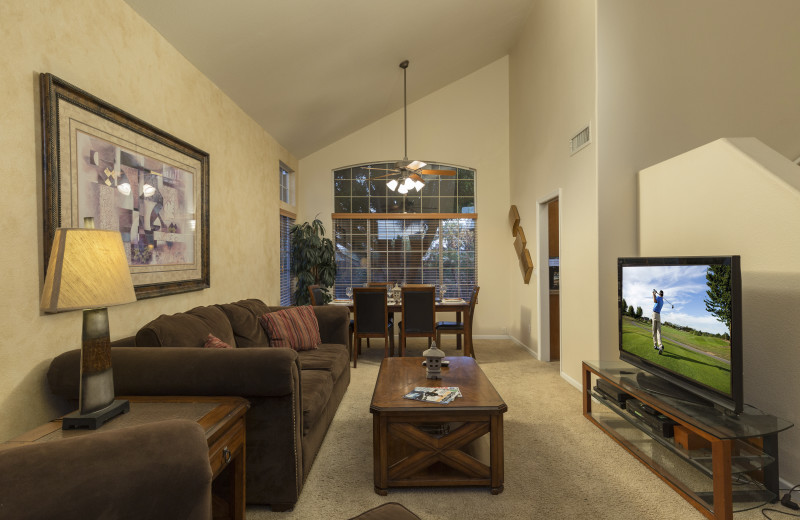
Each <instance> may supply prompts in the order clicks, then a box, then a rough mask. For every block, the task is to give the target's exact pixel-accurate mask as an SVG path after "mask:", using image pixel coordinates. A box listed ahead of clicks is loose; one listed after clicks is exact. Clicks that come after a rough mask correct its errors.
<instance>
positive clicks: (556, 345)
mask: <svg viewBox="0 0 800 520" xmlns="http://www.w3.org/2000/svg"><path fill="white" fill-rule="evenodd" d="M558 227H559V226H558V199H554V200H552V201H550V202H548V203H547V249H548V253H547V256H548V264H549V265H548V268H549V270H550V272H549V282H550V299H549V300H550V361H558V360H560V359H561V328H560V323H561V319H560V318H561V302H560V298H559V287H560V285H561V284H560V273H559V269H560V259H559V252H558V250H559V236H558Z"/></svg>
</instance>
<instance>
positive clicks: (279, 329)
mask: <svg viewBox="0 0 800 520" xmlns="http://www.w3.org/2000/svg"><path fill="white" fill-rule="evenodd" d="M258 321H259V322H260V323H261V326H262V327H264V330H265V331H267V336H268V337H269V346H270V347H277V348H291V349H294V350H298V351H300V350H312V349H315V348H317V347H318V346H319V344H320V343H322V340H321V339H320V336H319V323H318V322H317V315H316V314H314V310H313V309H312V308H311V306H310V305H303V306H301V307H289V308H288V309H283V310H280V311H276V312H268V313H266V314H263V315H262V316H261V317H260V318H258Z"/></svg>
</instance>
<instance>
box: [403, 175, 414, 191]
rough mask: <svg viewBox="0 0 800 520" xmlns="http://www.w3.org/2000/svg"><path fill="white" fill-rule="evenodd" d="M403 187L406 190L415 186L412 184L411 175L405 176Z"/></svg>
mask: <svg viewBox="0 0 800 520" xmlns="http://www.w3.org/2000/svg"><path fill="white" fill-rule="evenodd" d="M403 187H404V188H405V189H406V191H411V190H413V189H414V188H415V187H416V186H415V185H414V179H412V178H411V177H406V178H405V180H404V181H403Z"/></svg>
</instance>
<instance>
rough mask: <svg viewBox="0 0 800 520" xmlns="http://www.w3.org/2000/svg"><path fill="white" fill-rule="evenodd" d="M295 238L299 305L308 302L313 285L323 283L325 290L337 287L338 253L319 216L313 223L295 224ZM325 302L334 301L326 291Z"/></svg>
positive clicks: (294, 266) (292, 232)
mask: <svg viewBox="0 0 800 520" xmlns="http://www.w3.org/2000/svg"><path fill="white" fill-rule="evenodd" d="M289 237H290V239H291V244H292V245H291V251H292V262H291V273H292V276H294V277H295V278H296V280H297V284H296V286H295V290H294V302H295V304H296V305H308V304H310V303H311V297H310V296H309V294H308V286H309V285H319V286H321V287H323V288H325V289H327V288H329V287H333V284H334V283H335V282H336V256H335V254H334V250H333V242H331V240H330V239H329V238H325V227H324V226H323V225H322V222H321V221H320V220H319V219H314V221H313V222H311V223H308V222H303V223H302V224H295V225H293V226H292V227H291V228H290V229H289ZM323 298H324V299H325V301H324V302H322V303H328V302H330V301H331V295H330V294H329V293H328V291H327V290H326V291H325V292H324V296H323Z"/></svg>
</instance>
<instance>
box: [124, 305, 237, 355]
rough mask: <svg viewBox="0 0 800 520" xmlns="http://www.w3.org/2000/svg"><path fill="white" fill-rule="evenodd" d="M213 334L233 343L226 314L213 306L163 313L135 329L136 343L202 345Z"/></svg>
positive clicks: (138, 345) (174, 345) (165, 345)
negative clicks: (137, 330)
mask: <svg viewBox="0 0 800 520" xmlns="http://www.w3.org/2000/svg"><path fill="white" fill-rule="evenodd" d="M209 333H210V334H213V335H214V336H216V337H218V338H219V339H221V340H222V341H224V342H225V343H227V344H228V345H234V344H236V340H235V339H234V337H233V329H232V328H231V323H230V321H228V317H227V316H226V315H225V313H224V312H222V310H221V309H220V308H219V307H217V306H215V305H209V306H207V307H195V308H194V309H192V310H190V311H186V312H180V313H178V314H172V315H166V314H162V315H161V316H159V317H158V318H156V319H154V320H153V321H151V322H150V323H148V324H147V325H145V326H144V327H142V328H141V329H139V332H137V333H136V346H137V347H197V348H200V347H202V346H203V345H204V344H205V342H206V338H207V337H208V335H209Z"/></svg>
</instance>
